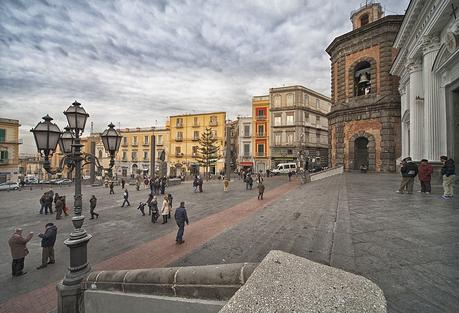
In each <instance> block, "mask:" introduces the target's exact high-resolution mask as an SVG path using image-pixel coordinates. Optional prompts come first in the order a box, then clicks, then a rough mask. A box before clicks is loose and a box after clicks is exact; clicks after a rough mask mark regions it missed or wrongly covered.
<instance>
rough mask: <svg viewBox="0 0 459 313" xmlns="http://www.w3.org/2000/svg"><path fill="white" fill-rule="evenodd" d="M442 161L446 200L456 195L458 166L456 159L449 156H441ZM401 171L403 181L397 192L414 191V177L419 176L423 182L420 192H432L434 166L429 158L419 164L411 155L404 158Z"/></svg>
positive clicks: (444, 196) (444, 197) (421, 182)
mask: <svg viewBox="0 0 459 313" xmlns="http://www.w3.org/2000/svg"><path fill="white" fill-rule="evenodd" d="M440 161H441V163H442V164H443V165H442V168H441V172H440V173H441V176H442V180H443V196H442V198H443V199H445V200H449V199H451V198H452V197H453V195H454V191H453V189H454V181H455V177H456V176H455V175H456V168H455V164H454V160H453V159H450V158H448V157H447V156H441V157H440ZM400 172H401V174H402V182H401V183H400V188H399V189H398V190H397V193H404V192H406V193H408V194H411V193H413V186H414V178H415V177H416V176H418V179H419V182H420V184H421V190H420V191H419V192H421V193H424V194H430V193H431V192H432V186H431V180H432V174H433V167H432V165H431V164H430V163H429V161H428V160H426V159H422V160H421V161H420V163H419V165H417V164H416V163H415V162H413V160H412V159H411V157H407V158H404V159H403V160H402V162H401V168H400Z"/></svg>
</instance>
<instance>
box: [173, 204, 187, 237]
mask: <svg viewBox="0 0 459 313" xmlns="http://www.w3.org/2000/svg"><path fill="white" fill-rule="evenodd" d="M174 217H175V222H176V223H177V226H178V230H177V236H176V238H175V242H176V243H177V244H182V243H184V242H185V240H183V233H184V231H185V223H186V224H187V225H188V224H189V221H188V215H187V214H186V209H185V202H180V206H179V207H178V208H177V209H176V210H175V214H174Z"/></svg>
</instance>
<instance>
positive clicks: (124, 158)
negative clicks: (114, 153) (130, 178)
mask: <svg viewBox="0 0 459 313" xmlns="http://www.w3.org/2000/svg"><path fill="white" fill-rule="evenodd" d="M126 160H127V152H126V151H123V161H126Z"/></svg>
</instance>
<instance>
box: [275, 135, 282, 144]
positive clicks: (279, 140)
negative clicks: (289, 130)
mask: <svg viewBox="0 0 459 313" xmlns="http://www.w3.org/2000/svg"><path fill="white" fill-rule="evenodd" d="M274 144H275V145H276V146H278V145H280V144H281V133H275V134H274Z"/></svg>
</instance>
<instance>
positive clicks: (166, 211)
mask: <svg viewBox="0 0 459 313" xmlns="http://www.w3.org/2000/svg"><path fill="white" fill-rule="evenodd" d="M161 215H162V217H163V222H162V223H161V224H166V223H167V216H168V215H169V202H168V201H167V195H165V196H164V200H163V206H162V208H161Z"/></svg>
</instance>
